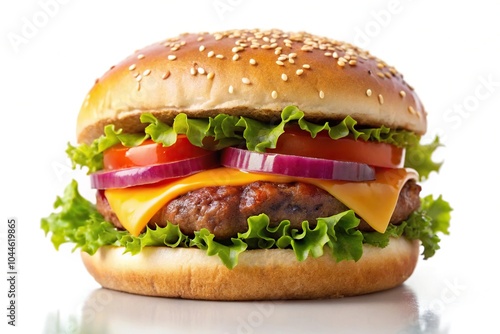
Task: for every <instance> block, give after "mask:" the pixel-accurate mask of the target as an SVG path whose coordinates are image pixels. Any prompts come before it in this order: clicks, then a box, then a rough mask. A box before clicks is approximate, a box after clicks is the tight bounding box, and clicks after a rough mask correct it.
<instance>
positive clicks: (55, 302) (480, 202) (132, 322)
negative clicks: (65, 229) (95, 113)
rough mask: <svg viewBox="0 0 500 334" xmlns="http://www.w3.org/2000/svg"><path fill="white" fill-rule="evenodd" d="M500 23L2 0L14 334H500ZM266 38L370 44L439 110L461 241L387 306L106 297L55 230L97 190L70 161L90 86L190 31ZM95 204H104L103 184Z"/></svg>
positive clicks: (440, 15) (471, 11)
mask: <svg viewBox="0 0 500 334" xmlns="http://www.w3.org/2000/svg"><path fill="white" fill-rule="evenodd" d="M327 3H328V5H326V4H327ZM499 14H500V2H498V1H487V0H476V1H467V2H466V1H454V2H452V1H439V2H438V1H430V0H429V1H427V0H426V1H424V0H421V1H417V0H414V1H411V0H399V1H397V0H394V1H391V0H377V1H357V2H356V1H343V2H337V1H335V2H334V1H331V2H327V1H317V0H308V1H269V0H266V1H262V0H258V1H256V0H253V1H251V0H205V1H191V0H183V1H94V0H92V1H83V0H64V1H63V0H59V1H57V0H39V1H34V0H24V1H2V3H1V4H0V108H1V110H0V114H1V115H2V116H1V121H0V126H1V130H0V134H1V140H0V143H1V144H0V145H1V158H0V159H1V160H0V162H1V173H0V180H1V184H0V200H1V202H0V212H1V214H0V226H1V228H0V239H1V240H0V241H1V247H0V268H1V275H0V281H1V284H0V310H2V311H0V319H2V320H0V322H1V324H0V326H1V328H2V330H0V331H1V332H2V333H5V329H7V330H8V333H15V332H19V333H26V332H30V333H117V332H120V331H122V332H132V331H133V330H134V329H137V330H139V329H141V330H142V332H145V333H153V332H179V331H180V330H181V329H182V330H183V331H185V332H190V331H193V332H203V331H204V330H205V331H207V332H208V331H212V332H227V333H238V332H239V333H259V332H267V331H269V332H276V331H278V330H280V331H283V332H284V331H288V332H298V331H301V330H306V331H308V330H314V331H316V332H318V333H320V332H332V331H335V330H337V331H339V332H350V331H351V332H360V331H361V332H362V331H364V330H367V331H368V330H369V331H370V332H381V333H392V332H406V333H423V332H439V333H470V332H472V331H474V330H478V331H479V332H490V331H492V330H493V328H495V327H494V326H497V325H498V321H497V314H498V312H497V311H498V300H499V298H500V293H499V288H498V286H499V283H498V282H499V279H500V276H499V275H498V274H497V273H494V272H493V269H494V268H495V267H497V263H498V256H497V255H496V253H497V251H498V247H496V243H497V242H498V235H499V229H500V228H499V224H500V221H499V219H498V213H499V207H500V196H499V195H498V193H499V192H498V189H499V186H500V181H499V178H500V177H499V171H498V165H497V162H498V161H499V159H498V157H497V156H498V154H499V152H500V150H499V147H498V144H499V139H498V136H499V134H498V131H497V129H498V127H499V124H500V116H499V115H500V65H499V64H500V61H499V59H500V24H499V21H500V20H499V18H498V15H499ZM255 27H259V28H280V29H283V30H290V31H298V30H305V31H308V32H311V33H315V34H318V35H325V36H329V37H332V38H335V39H339V40H345V41H348V42H351V43H354V44H358V45H360V46H362V47H365V48H367V49H369V50H370V51H371V53H372V54H374V55H376V56H378V57H380V58H382V59H384V60H385V61H386V62H387V63H388V64H391V65H394V66H395V67H396V68H397V69H398V70H399V71H400V72H402V73H404V74H405V78H406V80H407V81H408V82H409V83H410V84H411V85H413V86H414V87H415V88H416V91H417V92H418V94H419V95H420V97H421V99H422V100H423V102H424V105H425V107H426V109H427V110H428V112H429V136H426V139H430V138H432V137H433V136H434V135H435V134H440V135H441V138H442V142H444V143H445V145H446V146H445V147H443V148H441V149H440V150H439V153H438V154H437V156H438V157H437V158H439V159H444V161H445V164H444V165H443V168H442V170H441V173H440V174H439V175H436V174H434V175H432V177H431V178H430V180H428V182H427V183H426V184H425V185H424V194H427V193H434V194H443V195H444V196H445V198H446V199H447V200H448V201H450V202H451V204H452V205H453V207H454V211H453V221H452V225H451V235H450V236H448V237H444V238H443V242H442V249H441V250H440V251H439V252H438V253H437V255H436V256H435V257H434V258H432V259H430V260H429V261H420V262H419V265H418V267H417V269H416V271H415V273H414V275H413V276H412V277H411V278H410V279H409V280H408V281H407V283H406V284H405V285H404V286H403V287H401V288H399V289H395V290H394V291H391V292H387V293H381V294H377V295H374V296H365V297H357V298H352V299H345V300H340V301H316V302H289V303H286V302H280V303H268V304H266V303H261V304H258V303H257V304H256V303H253V304H252V303H236V304H234V306H233V304H231V303H207V302H193V301H175V300H174V301H172V300H170V301H169V300H167V301H165V300H158V299H154V298H145V297H136V296H128V295H125V296H124V295H123V294H119V293H112V292H109V291H107V290H97V289H98V288H99V286H98V285H97V284H96V283H95V282H94V281H93V280H92V278H91V277H90V276H89V275H88V274H87V273H86V271H85V270H84V268H83V266H82V264H81V263H80V260H79V256H78V254H77V253H71V250H70V248H68V247H63V248H62V250H61V251H59V252H56V251H55V250H54V249H53V247H52V245H51V243H50V242H49V240H48V239H46V238H45V237H44V235H43V232H42V231H41V229H40V228H39V224H40V218H41V217H43V216H45V215H48V214H49V213H50V212H51V209H52V203H53V201H54V199H55V196H56V195H57V194H60V193H61V192H62V190H63V188H64V187H65V186H66V184H67V183H68V182H69V181H70V180H71V179H72V178H77V179H78V180H80V184H81V187H85V184H86V182H88V181H87V179H86V178H85V177H84V175H83V174H82V173H81V172H78V171H72V170H71V169H70V168H69V164H68V161H67V160H66V156H65V153H64V150H65V148H66V143H67V142H68V141H72V142H73V143H74V142H75V123H76V117H77V114H78V110H79V108H80V105H81V103H82V101H83V98H84V96H85V95H86V93H87V91H88V90H89V89H90V87H91V86H92V85H93V82H94V80H95V79H96V78H97V77H99V76H100V75H101V74H102V73H104V72H105V71H106V70H107V69H108V68H109V67H110V66H111V65H113V64H114V63H116V62H118V61H120V60H121V59H123V58H125V57H126V56H128V55H129V54H130V53H132V52H133V51H134V50H135V49H137V48H140V47H143V46H146V45H148V44H150V43H153V42H156V41H158V40H161V39H164V38H166V37H171V36H175V35H177V34H179V33H181V32H187V31H189V32H198V31H211V32H213V31H218V30H225V29H231V28H255ZM84 194H86V195H88V196H89V197H92V192H91V191H90V190H88V189H87V191H84ZM9 217H15V218H17V221H18V233H17V239H18V271H19V277H18V286H17V289H18V300H17V302H18V307H19V308H18V310H17V311H18V314H17V316H18V318H17V324H18V326H17V327H16V328H12V327H11V326H7V325H6V323H7V318H6V314H7V311H6V307H7V302H8V301H7V296H6V295H7V284H6V278H4V277H6V272H7V268H6V263H7V260H6V258H7V255H6V254H7V251H6V248H7V246H6V225H7V219H8V218H9ZM218 310H220V312H218ZM224 312H227V316H226V315H224V314H225V313H224ZM301 317H304V318H305V319H304V322H299V320H300V318H301ZM304 323H305V324H308V326H309V327H305V325H303V324H304ZM300 324H302V325H300ZM301 326H304V327H301ZM89 328H90V329H89ZM160 329H161V330H160Z"/></svg>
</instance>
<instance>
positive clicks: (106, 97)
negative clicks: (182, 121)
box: [77, 30, 427, 143]
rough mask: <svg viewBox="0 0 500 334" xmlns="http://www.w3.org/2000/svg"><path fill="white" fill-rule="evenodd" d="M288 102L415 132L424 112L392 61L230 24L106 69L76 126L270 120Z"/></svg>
mask: <svg viewBox="0 0 500 334" xmlns="http://www.w3.org/2000/svg"><path fill="white" fill-rule="evenodd" d="M288 105H296V106H298V107H299V108H300V109H301V110H303V111H304V112H305V113H306V116H307V118H308V119H310V120H312V121H321V120H322V121H324V120H335V119H343V118H344V117H345V116H347V115H351V116H352V117H354V118H355V119H356V120H357V121H358V122H359V123H361V124H364V125H370V126H381V125H385V126H388V127H391V128H401V129H406V130H410V131H414V132H416V133H418V134H423V133H424V132H425V131H426V127H427V121H426V112H425V110H424V107H423V106H422V103H421V102H420V100H419V98H418V97H417V95H416V94H415V92H414V91H413V89H412V88H411V87H410V86H409V85H408V84H407V83H406V82H405V81H404V80H403V76H402V75H401V74H400V73H398V72H397V71H396V70H395V69H394V67H391V66H388V65H387V64H386V63H385V62H383V61H382V60H380V59H378V58H375V57H373V56H372V55H370V54H369V53H368V52H366V51H364V50H360V49H358V48H356V47H355V46H352V45H350V44H346V43H342V42H339V41H335V40H331V39H329V38H326V37H319V36H314V35H311V34H308V33H302V32H301V33H286V32H282V31H280V30H270V31H261V30H234V31H226V32H219V33H211V34H210V33H200V34H184V35H181V36H179V37H175V38H170V39H167V40H164V41H161V42H159V43H156V44H153V45H150V46H148V47H146V48H144V49H141V50H138V51H136V52H135V53H134V54H133V55H131V56H129V57H128V58H126V59H125V60H123V61H122V62H121V63H119V64H118V65H116V66H113V67H111V69H110V70H109V71H108V72H107V73H105V74H104V75H103V76H102V77H101V78H100V79H98V80H96V83H95V85H94V87H93V88H92V89H91V90H90V92H89V94H88V95H87V97H86V99H85V101H84V103H83V106H82V108H81V111H80V114H79V117H78V122H77V138H78V141H79V142H86V143H89V142H91V141H92V140H93V139H95V138H97V137H98V136H100V135H101V134H102V133H103V127H104V126H105V125H106V124H111V123H114V124H115V125H116V128H123V129H124V131H125V132H137V131H140V130H142V129H143V128H144V125H143V124H141V123H140V121H139V116H140V115H141V114H142V113H144V112H150V113H153V114H154V115H155V116H156V117H158V118H159V119H161V120H162V121H165V122H170V121H171V120H172V118H173V117H174V116H175V115H176V114H178V113H180V112H184V113H186V114H188V115H189V116H191V117H208V116H214V115H216V114H218V113H221V112H222V113H228V114H233V115H237V116H240V115H241V116H249V117H253V118H256V119H260V120H265V121H268V120H275V119H278V118H279V115H280V112H281V110H282V109H283V108H284V107H286V106H288Z"/></svg>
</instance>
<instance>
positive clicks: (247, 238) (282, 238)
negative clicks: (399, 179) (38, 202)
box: [41, 180, 451, 268]
mask: <svg viewBox="0 0 500 334" xmlns="http://www.w3.org/2000/svg"><path fill="white" fill-rule="evenodd" d="M54 208H55V209H56V210H57V212H54V213H52V214H50V215H49V216H48V217H46V218H43V219H42V221H41V228H42V229H43V230H44V232H45V234H46V235H49V234H50V235H51V241H52V243H53V244H54V247H55V248H56V249H59V247H60V245H62V244H64V243H72V244H74V248H73V250H76V249H81V250H82V251H84V252H87V253H89V254H94V253H95V252H96V251H97V250H98V249H99V248H100V247H102V246H106V245H110V246H120V247H124V249H125V252H130V253H131V254H137V253H140V252H141V250H142V249H143V248H144V247H172V248H175V247H194V248H199V249H201V250H204V251H205V252H206V254H207V255H208V256H217V257H219V258H220V260H221V261H222V263H223V264H224V265H225V266H226V267H228V268H234V267H235V266H236V265H237V264H238V256H239V254H241V253H242V252H243V251H245V250H247V249H271V248H279V249H291V250H293V251H294V253H295V256H296V257H297V260H298V261H303V260H305V259H306V258H308V257H309V256H311V257H319V256H322V255H323V252H324V250H325V249H329V250H330V253H331V256H332V257H333V258H335V259H336V261H345V260H354V261H357V260H359V259H360V258H361V256H362V254H363V244H370V245H373V246H375V247H381V248H383V247H386V246H387V245H388V244H389V242H390V238H398V237H400V236H402V235H404V236H406V237H407V238H409V239H418V240H420V241H421V243H422V246H423V253H422V254H423V255H424V258H425V259H427V258H429V257H431V256H433V255H434V253H435V251H436V250H437V249H439V241H440V238H439V236H438V234H439V233H444V234H448V228H449V221H450V211H451V208H450V206H449V204H448V203H447V202H446V201H444V200H443V199H442V198H441V197H439V198H437V199H436V200H434V199H433V198H432V196H427V197H425V198H424V199H423V200H422V206H421V208H420V209H419V210H417V211H416V212H414V213H413V214H412V215H411V216H410V217H409V218H408V220H407V221H405V222H403V223H402V224H401V225H399V226H395V225H392V224H390V225H389V227H388V228H387V230H386V232H385V233H378V232H361V231H359V230H358V229H357V226H358V224H359V222H360V220H359V219H358V218H357V217H356V215H355V214H354V212H353V211H352V210H347V211H345V212H342V213H339V214H336V215H333V216H331V217H323V218H318V219H317V221H316V224H315V226H311V225H310V223H309V222H308V221H304V222H302V229H300V230H299V229H295V228H291V226H290V222H289V221H287V220H284V221H282V222H280V223H279V224H278V225H277V226H274V227H272V226H270V221H269V217H268V216H267V215H265V214H260V215H258V216H252V217H250V218H248V230H247V231H246V232H244V233H238V235H237V237H235V238H231V239H230V240H216V239H215V236H214V235H213V234H212V233H210V232H209V231H208V230H207V229H201V230H200V231H196V232H195V234H194V236H187V235H185V234H183V233H182V232H181V231H180V229H179V227H178V226H177V225H174V224H171V223H167V225H166V226H165V227H156V228H155V229H151V228H149V227H147V229H146V231H145V232H144V233H142V234H141V235H139V236H137V237H135V236H132V235H131V234H130V233H128V232H127V231H119V230H117V229H116V228H115V227H114V226H113V225H112V224H111V223H109V222H107V221H105V220H104V218H103V216H102V215H101V214H99V212H98V211H97V209H96V207H95V205H94V204H92V203H91V202H89V201H88V200H86V199H85V198H84V197H82V196H81V195H80V194H79V192H78V185H77V182H76V181H74V180H73V181H72V182H71V183H70V184H69V185H68V186H67V188H66V189H65V191H64V194H63V196H62V197H57V199H56V201H55V203H54Z"/></svg>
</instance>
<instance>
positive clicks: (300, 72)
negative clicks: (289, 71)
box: [295, 68, 304, 75]
mask: <svg viewBox="0 0 500 334" xmlns="http://www.w3.org/2000/svg"><path fill="white" fill-rule="evenodd" d="M302 73H304V70H303V69H301V68H299V69H298V70H297V71H295V74H297V75H301V74H302Z"/></svg>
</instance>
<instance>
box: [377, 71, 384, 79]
mask: <svg viewBox="0 0 500 334" xmlns="http://www.w3.org/2000/svg"><path fill="white" fill-rule="evenodd" d="M377 75H378V76H379V77H381V78H385V75H384V73H382V72H377Z"/></svg>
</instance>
